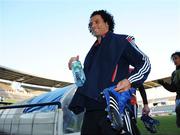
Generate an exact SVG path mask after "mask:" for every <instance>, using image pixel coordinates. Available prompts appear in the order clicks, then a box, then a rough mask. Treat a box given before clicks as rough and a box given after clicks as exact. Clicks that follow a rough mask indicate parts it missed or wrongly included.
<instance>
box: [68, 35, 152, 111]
mask: <svg viewBox="0 0 180 135" xmlns="http://www.w3.org/2000/svg"><path fill="white" fill-rule="evenodd" d="M129 65H132V66H133V67H134V71H133V72H131V73H130V74H129ZM150 69H151V66H150V61H149V58H148V57H147V56H146V55H145V54H144V53H143V52H142V51H141V50H139V49H138V47H137V46H136V45H135V43H134V39H133V38H132V37H130V36H127V35H119V34H114V33H112V32H108V33H107V34H106V35H105V37H103V38H102V41H101V43H100V44H99V45H96V42H95V44H94V45H93V46H92V47H91V49H90V51H89V52H88V54H87V56H86V59H85V61H84V72H85V75H86V81H85V83H84V85H83V86H82V87H79V88H78V89H77V91H76V93H75V95H74V97H73V99H72V101H71V103H70V105H69V109H70V110H72V111H73V112H74V113H80V112H82V111H83V109H84V107H85V108H86V109H88V108H87V105H86V104H85V103H86V99H87V98H88V99H91V100H92V101H93V102H98V97H99V96H100V93H101V92H102V91H103V90H104V89H105V88H107V87H110V86H113V85H117V83H118V82H119V81H120V80H123V79H125V78H126V79H128V80H129V81H130V83H131V85H132V87H134V88H137V87H138V86H140V85H141V84H142V83H143V82H144V81H145V80H146V79H147V76H148V74H149V73H150Z"/></svg>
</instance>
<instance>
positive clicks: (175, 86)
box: [158, 52, 180, 128]
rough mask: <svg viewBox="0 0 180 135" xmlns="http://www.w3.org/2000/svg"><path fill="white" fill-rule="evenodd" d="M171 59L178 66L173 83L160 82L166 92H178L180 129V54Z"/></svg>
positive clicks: (177, 122)
mask: <svg viewBox="0 0 180 135" xmlns="http://www.w3.org/2000/svg"><path fill="white" fill-rule="evenodd" d="M171 59H172V60H173V62H174V65H175V66H176V70H175V71H174V72H173V73H172V76H171V83H170V84H168V83H167V82H164V81H163V80H158V82H159V84H161V85H162V86H163V87H164V88H165V89H166V90H168V91H170V92H176V93H177V95H176V109H175V111H176V125H177V127H178V128H180V52H175V53H173V54H172V55H171Z"/></svg>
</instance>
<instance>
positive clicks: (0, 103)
mask: <svg viewBox="0 0 180 135" xmlns="http://www.w3.org/2000/svg"><path fill="white" fill-rule="evenodd" d="M11 104H13V103H11V102H0V105H11Z"/></svg>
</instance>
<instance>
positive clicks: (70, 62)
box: [68, 55, 79, 70]
mask: <svg viewBox="0 0 180 135" xmlns="http://www.w3.org/2000/svg"><path fill="white" fill-rule="evenodd" d="M76 60H79V55H78V56H76V57H71V58H70V60H69V62H68V67H69V70H71V64H72V62H73V61H76Z"/></svg>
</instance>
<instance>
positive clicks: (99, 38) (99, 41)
mask: <svg viewBox="0 0 180 135" xmlns="http://www.w3.org/2000/svg"><path fill="white" fill-rule="evenodd" d="M101 40H102V37H101V36H99V37H97V41H98V44H100V43H101Z"/></svg>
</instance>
